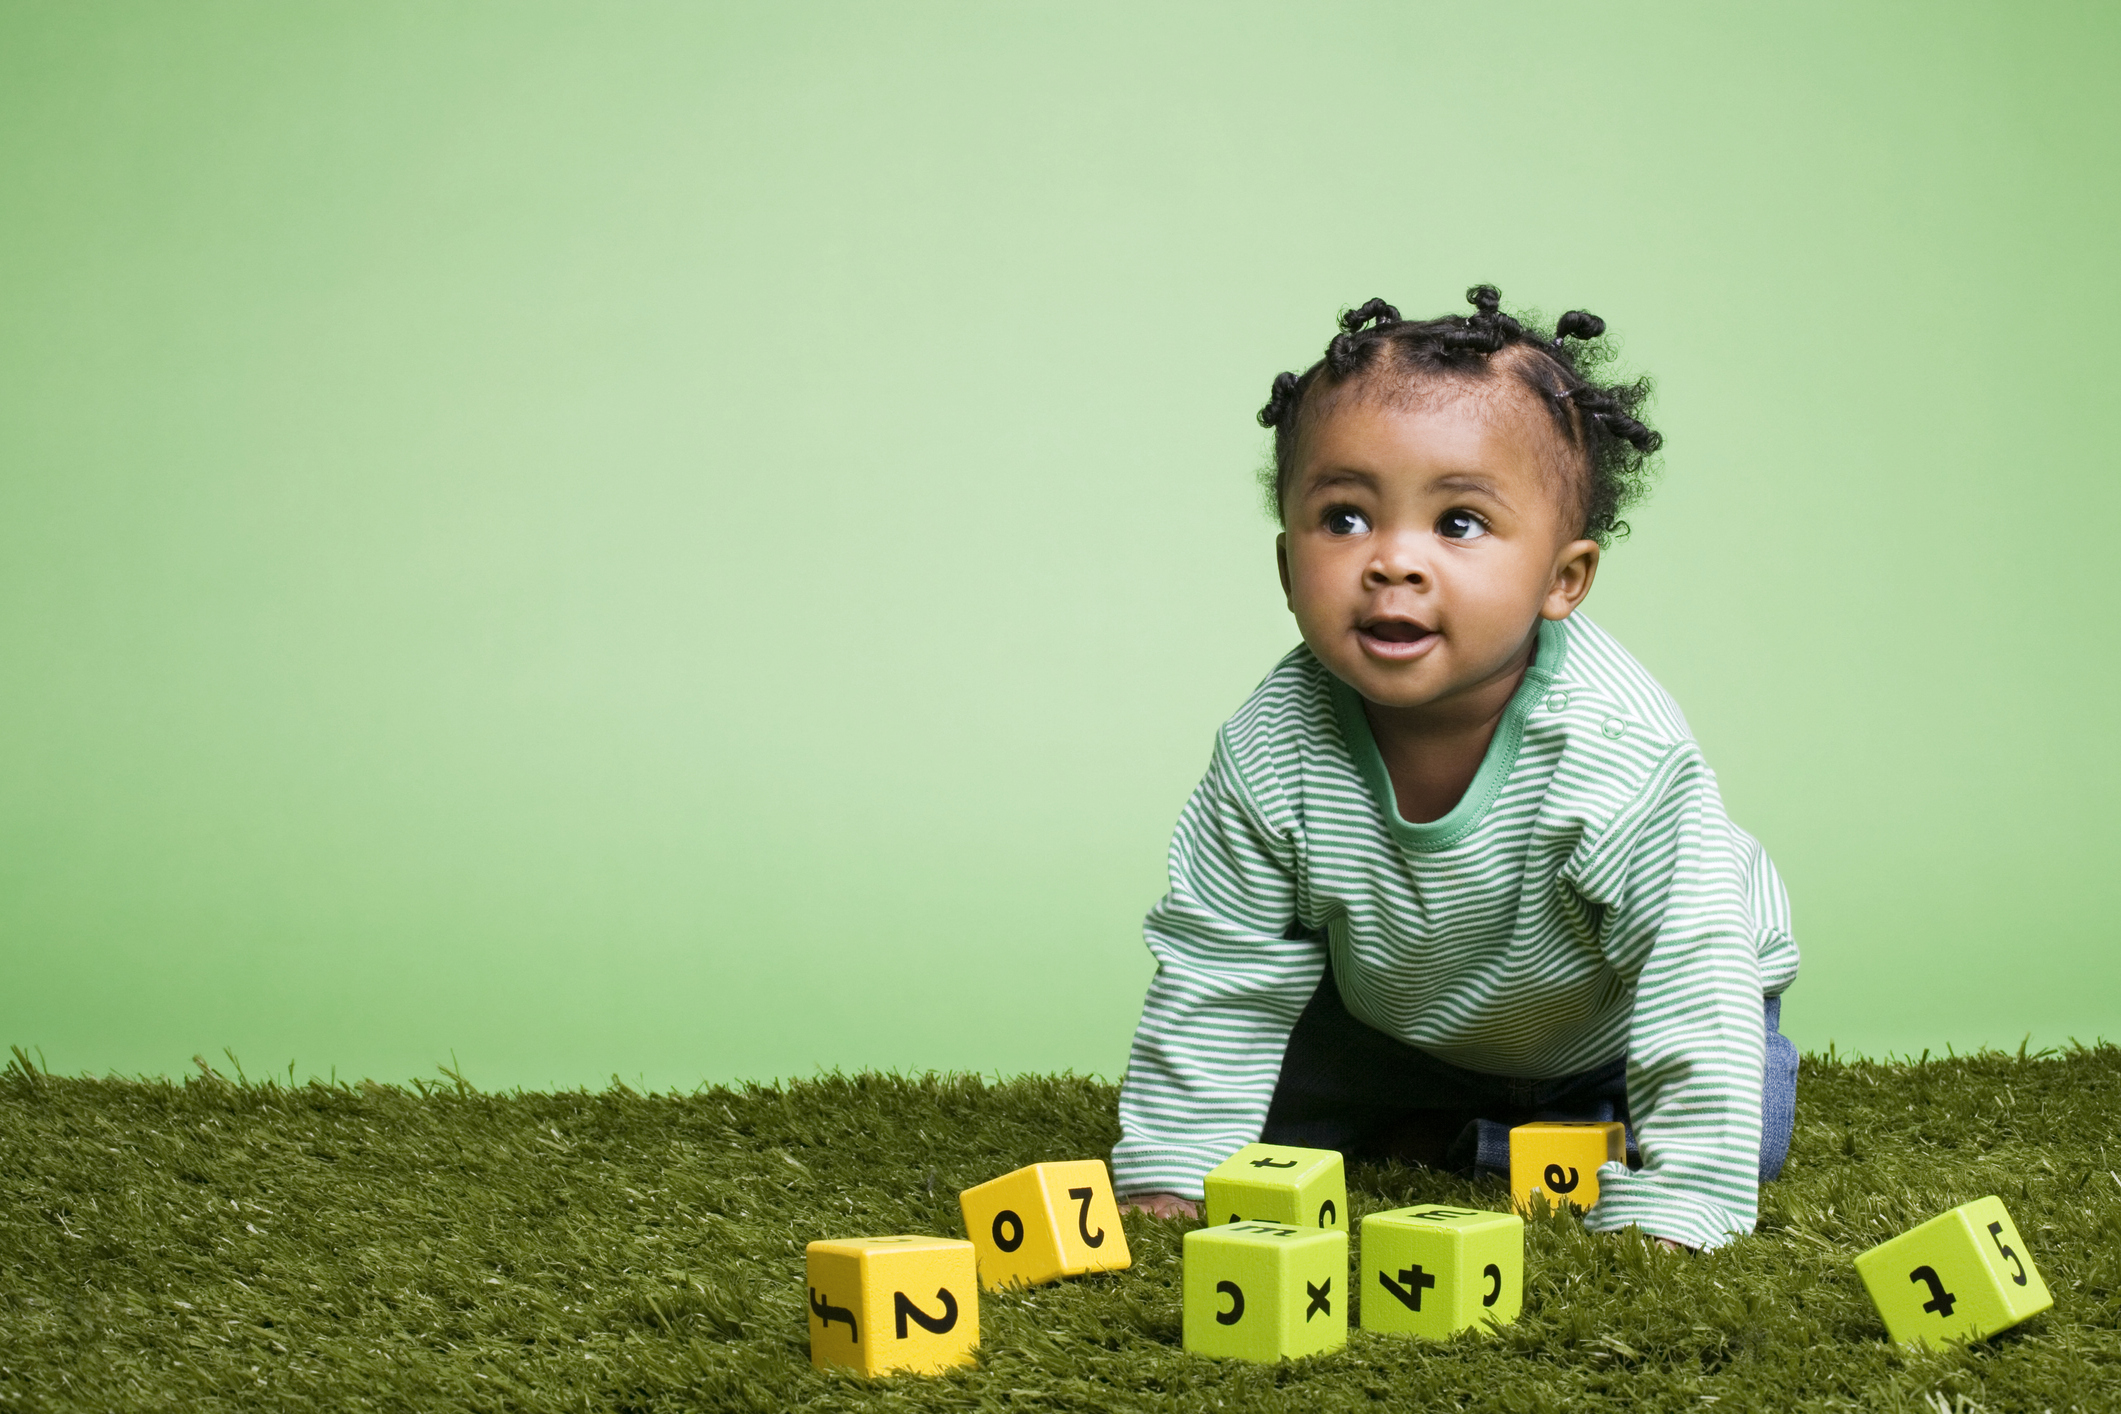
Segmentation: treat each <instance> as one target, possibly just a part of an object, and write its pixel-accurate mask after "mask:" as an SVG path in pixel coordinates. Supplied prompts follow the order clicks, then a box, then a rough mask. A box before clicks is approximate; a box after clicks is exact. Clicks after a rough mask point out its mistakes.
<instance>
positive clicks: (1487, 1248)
mask: <svg viewBox="0 0 2121 1414" xmlns="http://www.w3.org/2000/svg"><path fill="white" fill-rule="evenodd" d="M1523 1307H1524V1219H1523V1218H1520V1217H1518V1216H1517V1215H1516V1214H1515V1213H1487V1212H1481V1211H1479V1210H1478V1209H1474V1208H1453V1207H1449V1206H1447V1205H1445V1204H1442V1203H1418V1204H1416V1205H1415V1206H1413V1207H1411V1208H1394V1209H1392V1210H1391V1211H1390V1212H1386V1213H1372V1214H1370V1215H1369V1216H1368V1217H1366V1218H1364V1219H1363V1220H1362V1328H1363V1329H1364V1330H1366V1331H1383V1332H1385V1333H1386V1334H1389V1335H1419V1336H1427V1337H1429V1338H1431V1339H1433V1340H1441V1339H1443V1338H1444V1337H1445V1336H1448V1335H1452V1334H1455V1333H1456V1332H1458V1331H1462V1330H1464V1329H1466V1328H1467V1327H1468V1326H1500V1325H1507V1324H1508V1323H1509V1322H1511V1321H1514V1320H1516V1319H1517V1313H1518V1312H1519V1311H1520V1310H1522V1309H1523Z"/></svg>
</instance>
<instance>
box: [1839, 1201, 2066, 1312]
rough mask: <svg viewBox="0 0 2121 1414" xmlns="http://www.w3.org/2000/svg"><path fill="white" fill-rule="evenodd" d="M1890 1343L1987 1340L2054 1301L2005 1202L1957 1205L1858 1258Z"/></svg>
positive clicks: (1978, 1202)
mask: <svg viewBox="0 0 2121 1414" xmlns="http://www.w3.org/2000/svg"><path fill="white" fill-rule="evenodd" d="M1856 1274H1857V1275H1858V1276H1860V1277H1861V1278H1863V1286H1864V1290H1866V1291H1868V1292H1869V1293H1870V1296H1871V1304H1872V1305H1874V1306H1876V1307H1877V1308H1878V1314H1879V1316H1881V1317H1882V1318H1883V1319H1884V1321H1885V1332H1886V1334H1887V1335H1888V1336H1889V1337H1891V1338H1892V1339H1893V1340H1895V1341H1899V1342H1916V1343H1920V1344H1923V1345H1927V1346H1930V1347H1931V1348H1933V1349H1940V1350H1941V1349H1944V1348H1947V1347H1949V1346H1953V1345H1961V1344H1965V1343H1967V1342H1969V1341H1976V1340H1986V1339H1987V1338H1988V1337H1990V1336H1992V1335H1994V1334H1996V1332H1998V1331H2000V1330H2005V1329H2007V1328H2009V1327H2011V1326H2015V1325H2017V1324H2018V1322H2020V1321H2022V1320H2024V1319H2025V1318H2026V1317H2028V1316H2033V1315H2037V1314H2038V1313H2040V1312H2042V1311H2045V1310H2046V1309H2047V1308H2048V1307H2050V1306H2052V1305H2054V1304H2055V1298H2054V1297H2053V1295H2051V1294H2050V1293H2049V1292H2048V1289H2047V1283H2046V1282H2045V1281H2043V1280H2041V1278H2040V1272H2039V1269H2038V1268H2036V1267H2035V1266H2034V1265H2033V1259H2032V1256H2031V1254H2029V1253H2028V1252H2027V1251H2026V1250H2025V1239H2023V1238H2022V1237H2020V1236H2019V1235H2018V1228H2017V1225H2016V1224H2015V1223H2013V1222H2012V1221H2011V1215H2010V1214H2009V1213H2007V1212H2005V1211H2004V1210H2003V1200H2002V1199H2000V1198H1997V1197H1994V1196H1990V1197H1987V1198H1976V1199H1975V1200H1974V1201H1973V1202H1971V1203H1962V1204H1960V1205H1959V1206H1958V1207H1956V1208H1953V1209H1952V1210H1951V1211H1950V1212H1946V1213H1940V1214H1938V1215H1937V1216H1936V1217H1934V1218H1931V1219H1930V1220H1929V1221H1928V1222H1926V1223H1923V1224H1922V1225H1921V1226H1919V1227H1914V1228H1910V1229H1909V1230H1908V1231H1906V1232H1903V1233H1901V1234H1900V1235H1899V1236H1898V1237H1895V1238H1892V1239H1890V1240H1889V1241H1886V1242H1881V1243H1879V1244H1878V1245H1877V1246H1876V1247H1873V1248H1872V1249H1871V1250H1870V1251H1868V1252H1865V1253H1864V1254H1863V1255H1861V1256H1859V1257H1858V1258H1857V1259H1856Z"/></svg>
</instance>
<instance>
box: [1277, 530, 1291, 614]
mask: <svg viewBox="0 0 2121 1414" xmlns="http://www.w3.org/2000/svg"><path fill="white" fill-rule="evenodd" d="M1274 565H1275V568H1277V569H1279V570H1280V571H1281V597H1282V598H1284V599H1286V598H1288V597H1289V532H1288V531H1286V530H1284V531H1283V532H1282V533H1281V534H1279V535H1277V536H1275V537H1274Z"/></svg>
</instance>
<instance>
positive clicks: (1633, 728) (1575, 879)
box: [1112, 614, 1797, 1247]
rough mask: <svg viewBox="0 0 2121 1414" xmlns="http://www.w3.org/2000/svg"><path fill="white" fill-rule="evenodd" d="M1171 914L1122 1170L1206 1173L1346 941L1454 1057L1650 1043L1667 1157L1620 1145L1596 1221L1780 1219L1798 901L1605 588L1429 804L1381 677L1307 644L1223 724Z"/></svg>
mask: <svg viewBox="0 0 2121 1414" xmlns="http://www.w3.org/2000/svg"><path fill="white" fill-rule="evenodd" d="M1144 931H1145V933H1146V935H1147V938H1148V944H1149V950H1150V952H1152V953H1153V954H1154V955H1155V957H1156V960H1157V972H1156V977H1155V979H1154V980H1153V981H1152V982H1151V983H1150V987H1149V995H1148V999H1147V1001H1146V1002H1145V1003H1144V1004H1143V1007H1142V1018H1141V1024H1140V1026H1139V1027H1138V1028H1137V1029H1136V1031H1135V1033H1134V1047H1133V1053H1132V1055H1131V1057H1130V1059H1129V1061H1128V1064H1127V1074H1126V1080H1125V1084H1124V1086H1123V1087H1122V1090H1121V1094H1120V1127H1121V1130H1122V1138H1121V1141H1120V1143H1119V1145H1118V1147H1117V1148H1116V1149H1115V1150H1114V1151H1113V1156H1112V1161H1113V1170H1114V1172H1113V1177H1114V1179H1115V1186H1116V1187H1117V1188H1118V1189H1119V1191H1120V1192H1122V1193H1143V1192H1152V1191H1165V1192H1172V1193H1178V1194H1183V1195H1186V1196H1198V1195H1199V1194H1200V1192H1201V1187H1202V1185H1201V1179H1202V1176H1203V1175H1204V1174H1205V1173H1206V1172H1207V1171H1208V1170H1209V1169H1210V1168H1212V1167H1214V1166H1215V1165H1216V1164H1217V1163H1219V1162H1221V1161H1222V1160H1223V1159H1224V1158H1225V1157H1227V1156H1228V1155H1229V1154H1230V1153H1231V1152H1232V1151H1233V1150H1235V1149H1237V1148H1238V1147H1239V1146H1240V1145H1242V1144H1247V1143H1250V1142H1252V1141H1254V1140H1256V1139H1257V1138H1258V1137H1259V1134H1260V1129H1261V1126H1262V1125H1263V1123H1264V1122H1265V1119H1266V1114H1267V1105H1268V1101H1269V1100H1270V1098H1271V1097H1272V1095H1273V1092H1274V1085H1275V1080H1276V1078H1277V1076H1278V1075H1279V1072H1280V1068H1281V1059H1282V1053H1283V1051H1284V1049H1285V1048H1286V1046H1287V1044H1288V1039H1289V1033H1290V1031H1291V1029H1292V1028H1293V1027H1294V1026H1295V1024H1296V1018H1297V1016H1298V1014H1299V1013H1300V1012H1301V1011H1302V1010H1303V1008H1304V1004H1305V1003H1306V1002H1308V1001H1309V1000H1310V997H1311V994H1312V992H1313V991H1314V990H1316V988H1317V986H1318V983H1319V979H1320V977H1321V976H1322V975H1323V974H1324V971H1325V965H1326V959H1327V956H1328V954H1329V953H1330V955H1331V958H1332V964H1333V974H1334V976H1335V978H1336V979H1337V980H1338V982H1339V985H1340V990H1341V995H1342V997H1343V998H1344V1000H1345V1001H1346V1003H1347V1007H1348V1010H1349V1011H1350V1012H1351V1013H1352V1014H1353V1015H1354V1016H1355V1017H1356V1018H1357V1019H1359V1020H1361V1021H1364V1022H1366V1023H1368V1024H1369V1025H1371V1026H1374V1027H1376V1028H1377V1029H1378V1030H1380V1031H1382V1032H1384V1033H1385V1034H1387V1035H1389V1036H1395V1037H1397V1038H1399V1039H1400V1040H1402V1041H1405V1042H1407V1043H1408V1044H1410V1045H1414V1046H1418V1047H1419V1048H1421V1049H1422V1050H1424V1051H1426V1052H1428V1053H1429V1054H1431V1055H1433V1056H1435V1057H1437V1058H1438V1059H1441V1060H1444V1061H1448V1062H1450V1063H1451V1064H1453V1065H1457V1066H1462V1067H1465V1068H1467V1069H1469V1070H1476V1071H1482V1072H1486V1073H1489V1074H1494V1075H1507V1076H1516V1077H1522V1078H1526V1079H1552V1078H1558V1077H1562V1076H1567V1075H1573V1074H1577V1073H1579V1072H1582V1071H1586V1070H1590V1069H1592V1068H1593V1067H1596V1066H1599V1065H1602V1064H1605V1063H1607V1062H1609V1061H1611V1060H1613V1059H1615V1058H1616V1057H1619V1056H1621V1055H1623V1054H1624V1055H1625V1056H1626V1057H1627V1086H1628V1106H1629V1111H1630V1118H1631V1121H1632V1125H1633V1128H1634V1131H1635V1136H1636V1140H1637V1143H1638V1144H1639V1146H1640V1149H1641V1153H1642V1161H1643V1163H1642V1168H1641V1170H1640V1171H1639V1172H1634V1173H1628V1172H1625V1171H1622V1170H1620V1169H1618V1168H1616V1167H1610V1166H1609V1167H1607V1168H1606V1169H1604V1170H1602V1171H1601V1172H1600V1174H1599V1177H1598V1181H1599V1198H1598V1202H1597V1204H1596V1205H1595V1206H1594V1207H1593V1208H1592V1209H1591V1211H1590V1212H1589V1213H1588V1214H1587V1215H1586V1218H1585V1221H1586V1224H1587V1225H1588V1226H1589V1227H1591V1228H1593V1229H1595V1230H1600V1231H1610V1230H1617V1229H1619V1228H1623V1227H1626V1226H1628V1225H1629V1224H1636V1225H1639V1226H1640V1227H1641V1228H1642V1229H1643V1230H1644V1231H1647V1232H1650V1233H1653V1234H1655V1235H1657V1236H1660V1237H1669V1238H1673V1239H1675V1240H1677V1241H1680V1242H1684V1243H1686V1244H1688V1245H1690V1246H1694V1247H1714V1246H1717V1245H1719V1244H1721V1243H1723V1242H1725V1241H1727V1240H1728V1239H1729V1237H1730V1235H1731V1234H1734V1233H1747V1232H1750V1231H1752V1229H1753V1224H1754V1220H1755V1218H1756V1216H1757V1211H1758V1207H1759V1196H1760V1195H1759V1157H1760V1102H1761V1068H1762V1063H1763V1059H1764V1051H1765V1023H1764V1021H1763V1019H1762V1016H1761V999H1762V997H1763V996H1764V995H1766V996H1772V995H1777V994H1779V993H1780V992H1781V991H1782V990H1783V989H1784V988H1785V987H1787V986H1788V985H1789V984H1790V981H1791V979H1792V978H1794V977H1795V976H1796V973H1797V945H1796V943H1795V942H1794V941H1793V940H1792V938H1791V936H1790V923H1789V901H1788V899H1787V898H1786V896H1785V895H1784V893H1783V888H1782V881H1781V880H1780V879H1779V878H1778V877H1777V876H1776V874H1775V867H1774V865H1773V864H1771V863H1770V862H1769V861H1768V858H1767V854H1766V852H1765V851H1763V850H1762V849H1761V847H1760V845H1759V844H1758V843H1757V842H1756V841H1754V840H1753V839H1752V837H1751V836H1749V835H1747V834H1746V833H1745V832H1744V831H1742V830H1740V829H1739V828H1738V827H1737V826H1735V825H1733V824H1732V823H1731V821H1730V818H1729V817H1728V816H1727V815H1726V814H1725V813H1724V809H1723V802H1722V799H1721V798H1720V796H1719V795H1718V793H1717V790H1716V777H1715V775H1714V773H1713V772H1711V771H1710V770H1709V768H1708V766H1707V765H1706V763H1704V762H1703V760H1702V756H1701V750H1700V748H1699V747H1698V746H1697V745H1696V744H1695V743H1694V740H1693V737H1692V735H1691V733H1690V732H1689V731H1688V729H1687V725H1686V719H1685V718H1684V717H1682V716H1681V715H1680V712H1679V708H1678V706H1677V705H1676V704H1675V703H1673V701H1672V700H1671V698H1670V697H1668V696H1667V695H1666V694H1665V692H1664V690H1663V689H1662V688H1660V687H1659V686H1658V685H1657V683H1656V681H1655V680H1654V679H1652V678H1651V677H1650V675H1649V674H1648V673H1647V672H1645V671H1644V670H1643V668H1642V666H1641V665H1640V664H1638V663H1637V662H1636V661H1635V660H1634V659H1633V658H1631V657H1629V656H1628V654H1627V652H1626V651H1625V650H1624V649H1622V648H1621V647H1620V645H1619V644H1618V643H1616V642H1615V641H1614V640H1613V638H1612V637H1611V636H1610V635H1608V634H1607V633H1605V632H1604V631H1603V630H1602V629H1600V628H1598V627H1597V626H1596V625H1594V624H1592V623H1591V622H1590V621H1589V620H1588V619H1586V618H1585V617H1584V616H1583V615H1582V614H1577V615H1575V616H1573V617H1572V618H1569V619H1566V620H1563V621H1560V622H1543V623H1542V625H1541V627H1540V631H1539V642H1538V649H1537V653H1536V655H1535V660H1534V662H1533V665H1532V666H1531V667H1530V668H1529V669H1528V670H1527V671H1526V673H1525V676H1524V681H1523V682H1522V683H1521V684H1520V685H1519V687H1518V689H1517V691H1516V693H1515V694H1514V695H1513V696H1512V697H1511V699H1510V703H1509V706H1508V707H1507V708H1506V709H1505V711H1504V713H1503V717H1502V720H1501V722H1500V724H1499V725H1498V726H1497V727H1496V730H1495V737H1494V740H1493V741H1492V742H1491V743H1490V744H1489V746H1488V750H1487V755H1486V757H1485V758H1484V759H1483V760H1482V762H1481V766H1480V770H1479V772H1478V774H1476V775H1475V776H1474V778H1473V783H1472V785H1470V786H1469V787H1468V788H1467V789H1466V793H1465V797H1464V798H1463V799H1462V800H1460V801H1459V803H1458V804H1457V805H1456V806H1454V807H1453V808H1452V810H1451V811H1450V813H1449V814H1447V815H1445V816H1444V817H1443V818H1442V819H1440V820H1435V821H1431V822H1428V823H1426V824H1409V823H1408V822H1407V821H1405V820H1403V819H1401V818H1400V815H1399V811H1398V808H1397V805H1396V802H1395V797H1394V795H1393V791H1392V784H1391V779H1390V777H1389V776H1388V775H1387V774H1386V771H1385V765H1384V760H1383V758H1382V757H1381V756H1380V755H1379V754H1378V750H1377V745H1376V742H1375V741H1374V740H1373V738H1372V737H1371V735H1370V729H1369V724H1368V721H1367V720H1366V719H1365V717H1364V715H1363V709H1362V702H1361V699H1360V698H1358V697H1357V696H1356V694H1355V692H1354V691H1353V690H1352V689H1351V688H1349V687H1347V686H1346V685H1345V684H1344V683H1342V682H1341V681H1340V680H1339V679H1338V678H1335V677H1334V676H1333V675H1332V674H1331V673H1329V672H1328V671H1327V670H1326V669H1325V668H1324V667H1323V666H1322V665H1321V664H1320V663H1319V662H1318V660H1317V659H1316V658H1314V657H1313V656H1312V655H1311V652H1310V650H1309V649H1307V648H1302V647H1299V648H1297V649H1296V650H1295V651H1294V652H1292V653H1290V654H1289V655H1288V656H1287V657H1286V658H1284V659H1282V661H1281V662H1280V664H1278V665H1277V666H1276V667H1275V669H1274V671H1273V672H1272V673H1270V674H1269V675H1268V676H1267V679H1266V681H1264V682H1262V683H1261V684H1260V685H1259V687H1258V689H1257V690H1256V691H1254V692H1253V694H1252V696H1251V697H1250V698H1249V699H1247V700H1246V702H1245V704H1244V706H1243V707H1241V708H1239V709H1238V711H1237V714H1236V715H1235V716H1233V717H1232V718H1230V720H1229V721H1228V722H1226V723H1224V724H1223V727H1222V730H1221V731H1219V732H1218V733H1217V734H1216V739H1215V752H1214V756H1213V757H1212V759H1211V760H1210V762H1209V765H1208V773H1207V775H1206V777H1205V778H1203V779H1202V781H1201V783H1200V785H1199V787H1198V788H1196V789H1195V790H1194V792H1193V796H1192V798H1191V799H1190V800H1188V801H1187V803H1186V808H1185V810H1184V812H1183V813H1182V814H1181V815H1180V817H1179V822H1178V829H1177V831H1176V833H1175V835H1174V836H1173V838H1172V841H1171V855H1170V892H1169V893H1167V894H1165V895H1164V897H1163V899H1162V900H1161V901H1160V902H1158V903H1157V905H1156V906H1155V908H1153V909H1151V910H1150V913H1149V917H1148V922H1147V925H1146V927H1145V930H1144Z"/></svg>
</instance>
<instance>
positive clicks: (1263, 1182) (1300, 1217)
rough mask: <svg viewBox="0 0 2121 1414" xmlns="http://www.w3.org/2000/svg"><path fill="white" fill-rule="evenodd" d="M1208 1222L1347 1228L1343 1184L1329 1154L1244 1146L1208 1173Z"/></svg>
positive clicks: (1337, 1158)
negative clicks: (1246, 1220) (1267, 1223)
mask: <svg viewBox="0 0 2121 1414" xmlns="http://www.w3.org/2000/svg"><path fill="white" fill-rule="evenodd" d="M1207 1194H1208V1197H1207V1203H1206V1206H1205V1211H1203V1212H1202V1213H1201V1216H1202V1217H1204V1218H1206V1219H1207V1220H1208V1221H1209V1222H1211V1223H1213V1222H1221V1223H1234V1222H1237V1221H1238V1220H1239V1219H1248V1220H1257V1221H1259V1222H1270V1223H1293V1224H1295V1225H1296V1226H1298V1227H1325V1228H1338V1229H1340V1230H1341V1231H1343V1232H1345V1231H1347V1228H1348V1179H1347V1170H1346V1168H1345V1167H1344V1166H1343V1165H1342V1164H1341V1161H1340V1155H1339V1154H1336V1153H1334V1152H1333V1151H1332V1150H1331V1149H1299V1148H1296V1147H1294V1146H1293V1145H1289V1144H1247V1145H1245V1147H1244V1148H1242V1149H1239V1150H1238V1151H1237V1152H1236V1153H1234V1154H1232V1155H1231V1156H1230V1157H1229V1158H1227V1159H1224V1160H1223V1161H1222V1162H1221V1163H1219V1164H1217V1165H1216V1166H1215V1167H1214V1168H1212V1169H1210V1170H1208V1178H1207Z"/></svg>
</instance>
